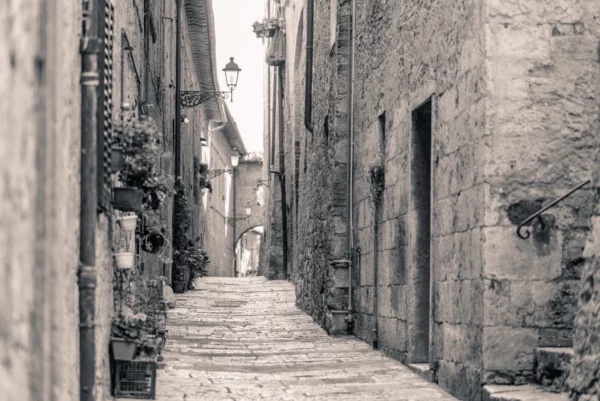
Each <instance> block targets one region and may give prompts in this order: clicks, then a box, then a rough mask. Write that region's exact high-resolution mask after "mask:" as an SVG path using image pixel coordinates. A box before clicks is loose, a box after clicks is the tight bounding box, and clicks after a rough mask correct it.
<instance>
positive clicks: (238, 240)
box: [235, 224, 264, 244]
mask: <svg viewBox="0 0 600 401" xmlns="http://www.w3.org/2000/svg"><path fill="white" fill-rule="evenodd" d="M259 227H263V229H264V225H263V224H256V225H254V226H252V227H249V228H246V229H245V230H244V232H242V233H240V234H239V235H238V236H237V238H236V239H235V243H236V244H237V243H238V242H240V240H241V239H242V237H243V236H244V234H247V233H249V232H250V231H253V230H254V229H256V228H259Z"/></svg>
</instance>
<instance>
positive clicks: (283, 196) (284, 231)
mask: <svg viewBox="0 0 600 401" xmlns="http://www.w3.org/2000/svg"><path fill="white" fill-rule="evenodd" d="M277 70H278V72H279V97H278V100H279V109H278V111H277V112H278V113H279V184H280V185H281V231H282V244H281V247H282V251H283V279H284V280H287V279H288V231H287V206H286V205H287V201H286V193H285V147H284V144H283V74H284V70H283V69H282V68H281V67H277ZM276 79H277V78H276Z"/></svg>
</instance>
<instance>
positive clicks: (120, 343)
mask: <svg viewBox="0 0 600 401" xmlns="http://www.w3.org/2000/svg"><path fill="white" fill-rule="evenodd" d="M110 345H111V348H112V352H113V358H115V360H117V361H131V360H132V359H133V357H134V356H135V353H136V352H137V348H138V345H137V343H136V342H133V341H128V340H126V339H124V338H116V337H111V339H110Z"/></svg>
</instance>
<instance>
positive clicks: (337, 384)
mask: <svg viewBox="0 0 600 401" xmlns="http://www.w3.org/2000/svg"><path fill="white" fill-rule="evenodd" d="M197 287H198V289H197V290H196V291H190V292H187V293H186V294H185V295H181V296H179V297H178V298H177V308H175V309H174V310H172V311H171V312H169V321H168V329H169V339H168V341H167V346H166V348H165V350H164V352H163V355H164V361H163V364H164V367H163V368H162V369H161V370H159V371H158V382H157V399H158V400H160V401H167V400H169V401H171V400H173V401H174V400H186V401H199V400H263V399H264V400H298V399H312V400H344V401H348V400H406V401H409V400H411V401H418V400H423V401H433V400H455V398H454V397H451V396H449V395H448V394H447V393H445V392H444V391H442V390H441V389H439V388H438V387H437V386H435V385H433V384H430V383H428V382H427V381H425V380H423V379H422V378H420V377H419V376H417V375H416V374H414V373H412V372H411V371H409V370H408V369H407V368H406V367H405V366H403V365H402V364H400V363H398V362H396V361H394V360H391V359H389V358H387V357H385V356H383V355H382V354H381V353H379V352H376V351H373V350H372V349H371V348H370V347H369V346H368V345H367V344H365V343H363V342H362V341H359V340H356V339H354V338H352V337H347V338H339V337H338V338H333V337H329V336H328V335H327V334H326V333H325V332H324V331H323V329H321V328H320V327H319V326H318V325H317V324H316V323H314V322H313V321H312V319H311V318H310V317H309V316H307V315H305V314H304V313H303V312H302V311H300V310H299V309H297V308H296V306H295V302H294V298H295V295H294V287H293V285H292V284H291V283H288V282H282V281H266V280H265V279H264V278H262V277H252V278H237V279H235V278H216V277H215V278H212V277H207V278H203V279H202V280H199V281H198V284H197Z"/></svg>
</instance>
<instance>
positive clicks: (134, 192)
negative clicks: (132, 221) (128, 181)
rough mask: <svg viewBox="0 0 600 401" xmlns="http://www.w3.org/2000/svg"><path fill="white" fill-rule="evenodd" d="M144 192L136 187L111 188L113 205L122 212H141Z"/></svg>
mask: <svg viewBox="0 0 600 401" xmlns="http://www.w3.org/2000/svg"><path fill="white" fill-rule="evenodd" d="M143 199H144V193H143V192H142V191H140V190H139V189H137V188H126V187H125V188H113V201H112V204H113V207H114V208H115V209H117V210H122V211H124V212H141V211H142V201H143Z"/></svg>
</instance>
